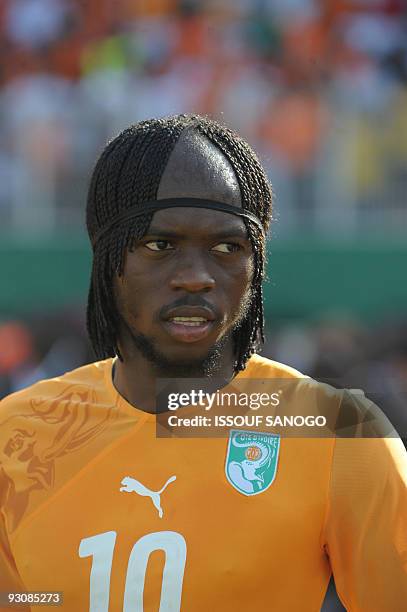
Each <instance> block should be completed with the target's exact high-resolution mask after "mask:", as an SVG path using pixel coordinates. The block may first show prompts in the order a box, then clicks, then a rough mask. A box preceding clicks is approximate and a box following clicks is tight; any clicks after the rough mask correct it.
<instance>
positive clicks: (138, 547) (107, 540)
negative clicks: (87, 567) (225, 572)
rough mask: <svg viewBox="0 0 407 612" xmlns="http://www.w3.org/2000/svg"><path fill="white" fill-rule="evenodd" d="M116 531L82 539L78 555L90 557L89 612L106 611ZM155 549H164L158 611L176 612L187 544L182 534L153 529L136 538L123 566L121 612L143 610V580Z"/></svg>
mask: <svg viewBox="0 0 407 612" xmlns="http://www.w3.org/2000/svg"><path fill="white" fill-rule="evenodd" d="M115 543H116V532H115V531H107V532H106V533H99V534H97V535H95V536H91V537H90V538H84V539H83V540H82V541H81V543H80V545H79V556H80V557H89V556H93V561H92V569H91V573H90V603H89V612H108V610H109V593H110V575H111V571H112V563H113V552H114V546H115ZM155 550H163V551H164V552H165V564H164V571H163V581H162V586H161V599H160V611H159V612H179V610H180V607H181V594H182V581H183V579H184V569H185V560H186V556H187V547H186V543H185V539H184V538H183V536H182V535H181V534H179V533H177V532H175V531H157V532H155V533H149V534H147V535H145V536H143V537H142V538H140V539H139V540H138V541H137V542H136V543H135V544H134V546H133V549H132V551H131V553H130V557H129V562H128V565H127V575H126V585H125V590H124V602H123V612H140V611H142V610H143V594H144V582H145V577H146V571H147V564H148V560H149V557H150V555H151V553H152V552H154V551H155Z"/></svg>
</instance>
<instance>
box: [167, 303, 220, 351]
mask: <svg viewBox="0 0 407 612" xmlns="http://www.w3.org/2000/svg"><path fill="white" fill-rule="evenodd" d="M214 322H215V315H214V313H213V312H212V310H211V309H209V308H206V307H205V308H202V307H197V306H195V307H194V306H187V307H185V306H183V307H178V308H174V309H172V310H170V311H169V312H168V313H167V316H166V317H165V320H164V327H165V329H166V331H167V332H168V333H169V334H170V336H172V337H173V338H174V339H175V340H178V341H179V342H197V341H199V340H202V339H203V338H205V337H206V336H207V335H208V334H209V332H210V331H211V328H212V326H213V325H214Z"/></svg>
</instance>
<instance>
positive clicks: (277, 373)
mask: <svg viewBox="0 0 407 612" xmlns="http://www.w3.org/2000/svg"><path fill="white" fill-rule="evenodd" d="M240 376H241V377H243V378H293V379H301V378H307V379H308V376H306V374H303V373H302V372H299V371H298V370H296V369H295V368H292V367H291V366H289V365H286V364H284V363H279V362H278V361H273V360H272V359H268V358H267V357H263V356H261V355H257V354H254V355H252V356H251V357H250V360H249V361H248V363H247V367H246V370H244V371H243V372H242V373H241V374H240Z"/></svg>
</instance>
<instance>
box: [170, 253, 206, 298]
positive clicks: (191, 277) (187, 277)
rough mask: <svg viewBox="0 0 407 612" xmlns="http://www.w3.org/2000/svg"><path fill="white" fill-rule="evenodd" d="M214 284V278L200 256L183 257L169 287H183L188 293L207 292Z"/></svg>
mask: <svg viewBox="0 0 407 612" xmlns="http://www.w3.org/2000/svg"><path fill="white" fill-rule="evenodd" d="M214 286H215V279H214V278H213V276H212V274H211V273H210V271H209V270H208V267H207V266H206V265H205V263H204V262H203V261H202V259H200V258H194V259H185V260H184V262H183V263H182V264H181V263H180V264H179V265H178V266H177V270H176V271H175V273H174V276H173V278H172V279H171V280H170V287H171V289H175V290H177V289H183V290H184V291H189V292H190V293H198V292H207V291H210V290H211V289H213V288H214Z"/></svg>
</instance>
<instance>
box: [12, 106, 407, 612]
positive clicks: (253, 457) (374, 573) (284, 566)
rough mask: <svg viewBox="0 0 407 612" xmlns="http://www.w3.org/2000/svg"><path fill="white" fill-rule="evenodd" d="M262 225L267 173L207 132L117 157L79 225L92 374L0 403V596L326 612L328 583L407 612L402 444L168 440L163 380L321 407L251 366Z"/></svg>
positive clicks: (99, 178) (406, 468) (119, 605)
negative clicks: (269, 386) (160, 413)
mask: <svg viewBox="0 0 407 612" xmlns="http://www.w3.org/2000/svg"><path fill="white" fill-rule="evenodd" d="M270 215H271V189H270V186H269V184H268V182H267V179H266V177H265V174H264V172H263V170H262V168H261V166H260V164H259V162H258V160H257V158H256V156H255V154H254V153H253V151H252V150H251V149H250V148H249V146H248V145H247V144H246V143H245V142H243V141H242V140H241V139H240V138H239V137H238V136H237V135H236V134H234V133H233V132H231V131H230V130H228V129H226V128H224V127H223V126H221V125H219V124H217V123H215V122H213V121H210V120H209V119H204V118H201V117H193V116H184V115H181V116H176V117H170V118H168V119H162V120H151V121H145V122H142V123H139V124H137V125H135V126H132V127H130V128H129V129H127V130H125V131H124V132H122V133H121V134H119V136H117V138H115V139H114V140H113V141H112V142H111V143H110V144H109V145H108V146H107V147H106V149H105V150H104V152H103V153H102V155H101V157H100V159H99V161H98V163H97V165H96V168H95V170H94V173H93V177H92V181H91V186H90V191H89V198H88V213H87V224H88V230H89V235H90V239H91V242H92V245H93V249H94V263H93V270H92V281H91V290H90V294H89V304H88V329H89V334H90V338H91V341H92V344H93V346H94V349H95V352H96V354H97V356H98V358H99V359H100V361H98V362H96V363H93V364H90V365H88V366H85V367H83V368H80V369H78V370H75V371H73V372H70V373H68V374H65V375H64V376H61V377H58V378H55V379H52V380H47V381H43V382H40V383H38V384H36V385H34V386H32V387H31V388H29V389H27V390H24V391H22V392H20V393H17V394H14V395H12V396H9V398H7V399H6V400H4V401H3V402H2V404H1V409H0V426H1V437H0V462H1V469H2V471H1V489H0V490H1V498H0V499H1V519H2V522H1V538H0V542H1V547H0V568H1V571H0V587H1V588H0V591H3V592H4V591H7V592H11V591H20V592H21V591H37V592H38V591H47V592H49V593H53V592H61V591H62V592H63V598H64V599H63V609H65V610H69V611H72V612H74V611H75V612H76V611H77V610H81V611H82V610H90V611H92V612H107V611H108V610H110V611H118V610H125V611H126V612H130V611H134V612H135V611H140V610H143V609H144V610H146V611H150V610H157V609H160V610H162V611H164V610H174V611H177V610H180V609H182V610H188V611H194V612H204V611H205V612H207V611H208V610H219V611H222V612H227V611H232V610H233V611H236V610H278V611H280V610H281V611H283V610H291V611H294V610H295V611H298V610H301V611H304V612H307V611H310V612H311V611H313V612H314V611H316V610H319V609H320V607H321V604H322V601H323V599H324V595H325V591H326V587H327V584H328V581H329V577H330V575H331V572H332V571H333V573H334V576H335V580H336V584H337V589H338V592H339V594H340V597H341V599H342V601H343V603H344V605H345V606H346V607H347V609H349V610H352V611H362V610H363V611H364V612H365V611H369V612H373V611H385V610H386V611H393V610H394V611H395V610H399V609H402V608H403V605H404V604H402V602H405V601H407V577H406V567H407V517H406V509H407V494H406V474H407V460H406V454H405V452H404V449H403V446H402V444H401V442H400V440H399V439H397V438H386V439H382V438H369V439H357V440H354V439H347V438H345V437H342V438H337V439H336V438H335V437H327V438H324V439H299V438H287V439H285V438H282V437H279V436H278V435H273V437H268V436H269V434H263V433H261V434H260V437H257V438H256V434H254V433H253V432H250V430H248V431H246V430H245V431H244V432H243V437H242V438H238V437H236V436H238V435H240V434H239V433H236V432H235V433H234V434H233V436H235V437H230V436H229V438H224V437H213V438H210V437H206V438H189V439H188V438H187V439H178V438H174V437H169V438H166V437H157V436H156V420H157V418H158V417H157V415H156V414H155V412H156V410H157V402H156V390H155V384H156V381H157V379H158V378H166V379H169V378H174V377H176V378H187V379H189V378H205V379H206V380H214V379H215V378H216V379H218V378H221V379H222V380H224V381H225V383H226V384H231V385H237V384H240V383H242V382H243V383H245V381H246V382H251V381H252V380H254V379H263V380H269V381H273V380H290V381H294V382H295V383H298V385H299V387H298V389H299V390H298V391H297V390H294V391H293V392H292V393H293V398H294V399H293V402H294V404H295V405H296V406H298V410H299V411H301V410H302V409H303V405H304V403H308V405H310V406H311V409H313V408H314V404H315V405H316V404H317V403H318V402H313V401H311V402H310V401H309V398H310V397H311V396H312V389H313V390H314V391H315V388H316V387H315V385H313V383H312V382H311V381H310V380H309V379H307V378H304V377H302V375H301V374H299V373H298V372H296V371H295V370H293V369H291V368H289V367H287V366H284V365H282V364H277V363H275V362H272V361H270V360H268V359H264V358H261V357H259V356H258V355H256V354H253V352H254V350H255V347H256V345H257V344H259V343H261V340H262V333H263V304H262V286H261V282H262V278H263V273H264V243H265V235H266V233H267V230H268V226H269V222H270ZM318 393H322V394H323V396H324V402H325V399H326V402H327V404H328V405H329V410H330V409H331V406H332V405H333V404H332V401H331V399H330V397H329V392H328V391H326V390H323V391H320V390H319V388H318ZM313 397H316V396H313ZM362 404H363V402H362ZM355 406H356V410H359V411H360V410H362V408H361V407H360V406H358V405H357V403H356V404H355ZM186 410H188V408H186ZM340 410H342V408H341V409H340ZM164 414H165V413H164ZM179 414H182V409H181V412H179ZM338 414H339V413H338ZM345 420H346V419H345ZM239 440H240V442H239ZM245 440H246V441H247V440H249V442H248V443H247V442H245ZM250 440H251V442H250ZM231 442H232V443H233V444H235V447H236V448H234V449H232V448H231ZM238 446H240V447H242V448H243V449H244V450H245V453H243V455H242V456H241V457H240V459H239V460H238V455H237V453H238V451H239V448H238ZM232 450H233V451H234V452H235V455H233V457H234V459H233V457H232ZM264 457H266V458H267V470H268V471H265V469H266V468H264V469H263V471H262V472H261V471H260V470H257V467H258V466H260V463H261V462H263V463H264V461H263V459H264ZM232 459H233V460H232ZM225 460H226V468H225ZM267 479H268V481H267V486H265V482H266V480H267ZM163 553H164V554H163ZM400 606H401V607H400ZM5 609H7V608H5ZM32 609H37V608H36V607H35V605H32Z"/></svg>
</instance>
